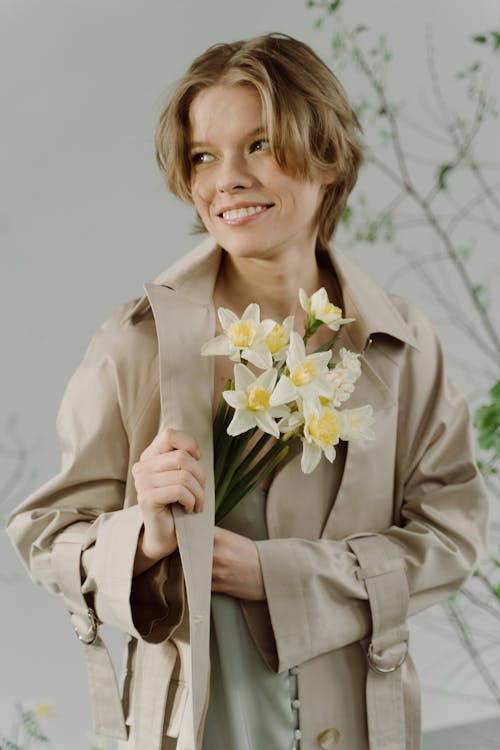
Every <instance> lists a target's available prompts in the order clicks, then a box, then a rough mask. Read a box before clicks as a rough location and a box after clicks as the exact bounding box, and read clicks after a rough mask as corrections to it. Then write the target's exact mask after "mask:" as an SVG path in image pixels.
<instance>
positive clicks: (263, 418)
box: [255, 411, 280, 438]
mask: <svg viewBox="0 0 500 750" xmlns="http://www.w3.org/2000/svg"><path fill="white" fill-rule="evenodd" d="M255 421H256V422H257V427H260V429H261V430H262V432H267V433H269V435H274V437H277V438H279V436H280V431H279V428H278V425H277V424H276V422H275V421H274V419H272V418H271V417H270V415H269V413H268V412H267V411H256V412H255Z"/></svg>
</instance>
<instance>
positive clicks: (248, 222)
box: [190, 85, 324, 258]
mask: <svg viewBox="0 0 500 750" xmlns="http://www.w3.org/2000/svg"><path fill="white" fill-rule="evenodd" d="M263 123H264V121H263V115H262V107H261V104H260V99H259V96H258V94H257V92H256V91H255V90H254V89H253V88H252V87H250V86H242V85H239V86H222V85H221V86H212V87H210V88H207V89H205V90H204V91H202V92H200V93H199V94H198V95H197V96H196V97H195V99H194V100H193V103H192V105H191V108H190V136H191V148H190V158H191V164H192V171H191V191H192V196H193V202H194V204H195V206H196V208H197V209H198V213H199V214H200V216H201V219H202V221H203V223H204V224H205V227H206V228H207V230H208V231H209V232H210V233H211V234H212V235H213V237H214V238H215V239H216V241H217V242H218V243H219V244H220V245H221V246H222V247H223V248H224V249H225V250H227V251H228V252H229V253H230V254H231V255H234V256H240V257H265V258H271V257H276V256H277V255H278V254H283V253H284V252H287V251H289V250H290V249H291V248H294V247H295V248H296V249H298V250H299V251H300V252H304V251H305V250H306V249H307V248H311V249H312V250H314V247H315V244H316V235H317V223H316V217H317V214H318V208H319V205H320V202H321V199H322V196H323V183H324V180H320V179H317V180H312V181H305V180H304V179H303V178H298V177H292V176H291V175H287V174H285V173H284V172H283V171H282V170H281V169H280V168H279V167H278V165H277V164H276V162H275V161H274V159H273V157H272V155H271V151H270V149H269V143H268V141H267V140H266V132H265V127H264V124H263Z"/></svg>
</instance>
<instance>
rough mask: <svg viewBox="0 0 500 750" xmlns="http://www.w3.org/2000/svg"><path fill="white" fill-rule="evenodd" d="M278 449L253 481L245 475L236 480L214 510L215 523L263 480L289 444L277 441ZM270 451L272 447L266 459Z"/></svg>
mask: <svg viewBox="0 0 500 750" xmlns="http://www.w3.org/2000/svg"><path fill="white" fill-rule="evenodd" d="M277 447H279V448H280V450H279V451H278V452H277V454H276V455H275V456H274V459H273V460H271V462H270V463H268V464H267V466H264V468H262V469H261V472H260V473H259V474H257V475H256V476H255V478H254V480H253V481H251V482H250V483H248V479H247V477H244V480H242V481H240V482H238V484H237V485H236V486H235V487H234V488H233V490H232V491H231V492H230V493H229V494H228V495H227V497H225V498H224V501H223V502H222V503H221V505H220V507H219V509H218V510H217V511H216V514H215V523H216V524H217V523H220V522H221V521H222V519H223V518H225V516H227V514H228V513H229V512H230V511H231V510H232V509H233V508H234V507H235V505H237V504H238V503H239V501H240V500H241V499H242V498H243V497H244V496H245V495H246V494H247V493H248V492H251V491H252V490H253V489H254V488H255V487H257V485H259V484H260V483H261V482H263V481H264V479H265V478H266V477H267V476H268V475H269V474H270V473H271V472H272V471H273V469H275V467H276V466H277V465H278V464H279V463H280V462H281V461H282V460H283V459H284V458H285V456H286V455H287V453H288V451H289V450H290V446H289V445H285V446H283V447H282V446H281V445H280V444H279V443H278V446H277ZM271 453H274V449H273V450H272V451H270V452H269V454H268V455H267V456H266V460H267V461H268V460H269V457H270V455H271ZM259 463H260V462H259Z"/></svg>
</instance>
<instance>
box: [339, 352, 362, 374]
mask: <svg viewBox="0 0 500 750" xmlns="http://www.w3.org/2000/svg"><path fill="white" fill-rule="evenodd" d="M339 355H340V366H341V367H342V368H344V369H345V370H347V372H348V373H349V377H350V378H351V379H352V382H353V383H355V382H356V380H357V379H358V378H359V376H360V375H361V362H360V361H359V358H360V356H361V355H360V354H356V352H351V351H350V349H346V348H345V347H342V349H341V350H340V352H339Z"/></svg>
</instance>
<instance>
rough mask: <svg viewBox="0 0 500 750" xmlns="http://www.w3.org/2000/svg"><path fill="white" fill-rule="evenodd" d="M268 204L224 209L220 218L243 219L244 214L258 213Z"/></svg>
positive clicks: (228, 219) (229, 219)
mask: <svg viewBox="0 0 500 750" xmlns="http://www.w3.org/2000/svg"><path fill="white" fill-rule="evenodd" d="M267 208H268V206H247V207H246V208H232V209H231V210H230V211H224V212H223V214H222V218H223V219H226V220H227V221H233V220H234V219H244V218H245V217H246V216H253V214H260V213H261V212H262V211H265V210H266V209H267Z"/></svg>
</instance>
